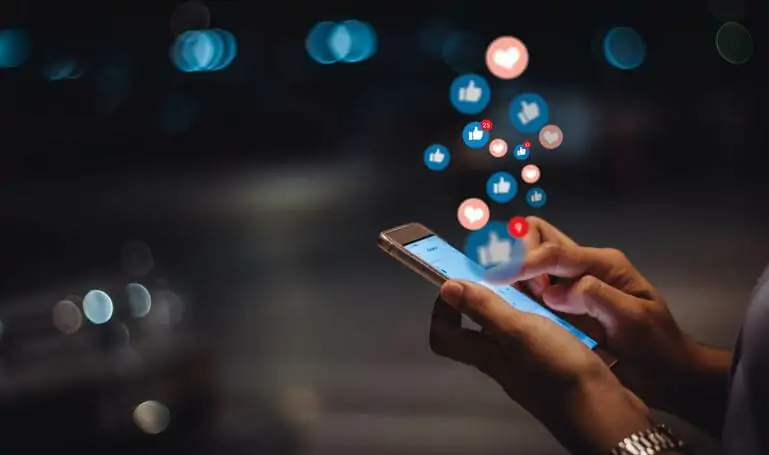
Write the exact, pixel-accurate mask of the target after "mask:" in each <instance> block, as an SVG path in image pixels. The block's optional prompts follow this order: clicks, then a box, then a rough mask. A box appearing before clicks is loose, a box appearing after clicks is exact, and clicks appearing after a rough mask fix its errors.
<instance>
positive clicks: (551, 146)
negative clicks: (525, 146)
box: [538, 123, 564, 150]
mask: <svg viewBox="0 0 769 455" xmlns="http://www.w3.org/2000/svg"><path fill="white" fill-rule="evenodd" d="M553 132H555V133H556V134H558V138H557V139H556V140H555V141H553V142H551V141H549V140H548V139H547V135H548V134H551V133H553ZM538 137H539V143H540V144H541V145H542V147H544V148H546V149H547V150H555V149H557V148H558V147H560V146H561V145H563V139H564V138H563V130H562V129H561V127H559V126H558V125H554V124H552V123H550V124H548V125H545V126H543V127H542V129H541V130H539V135H538Z"/></svg>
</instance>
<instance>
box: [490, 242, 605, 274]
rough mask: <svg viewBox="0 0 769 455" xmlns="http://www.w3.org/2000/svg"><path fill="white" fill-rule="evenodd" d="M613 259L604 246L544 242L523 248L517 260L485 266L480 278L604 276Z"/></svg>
mask: <svg viewBox="0 0 769 455" xmlns="http://www.w3.org/2000/svg"><path fill="white" fill-rule="evenodd" d="M615 265H616V264H615V259H614V257H613V256H611V255H610V254H608V253H607V251H606V250H602V249H599V248H589V247H580V246H564V245H558V244H555V243H546V244H543V245H541V246H540V247H539V248H535V249H534V250H532V251H527V252H526V257H524V258H523V259H522V260H519V261H518V262H517V263H513V262H512V261H511V262H510V263H507V264H503V265H501V266H497V267H495V268H492V269H489V270H488V271H487V272H486V274H485V276H484V279H486V280H487V281H489V282H490V283H494V284H507V283H514V282H517V281H525V280H530V279H532V278H534V277H537V276H540V275H551V276H554V277H558V278H576V277H579V276H582V275H584V274H586V273H589V274H591V275H594V276H596V277H598V278H600V279H603V280H606V279H607V278H608V277H607V274H608V273H609V272H610V271H611V270H612V267H614V266H615Z"/></svg>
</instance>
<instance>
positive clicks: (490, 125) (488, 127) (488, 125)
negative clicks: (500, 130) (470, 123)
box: [481, 119, 494, 131]
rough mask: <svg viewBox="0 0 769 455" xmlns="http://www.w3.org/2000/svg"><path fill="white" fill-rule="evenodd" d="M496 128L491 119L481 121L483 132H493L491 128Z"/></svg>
mask: <svg viewBox="0 0 769 455" xmlns="http://www.w3.org/2000/svg"><path fill="white" fill-rule="evenodd" d="M493 127H494V123H492V121H491V120H489V119H483V120H481V129H482V130H483V131H491V128H493Z"/></svg>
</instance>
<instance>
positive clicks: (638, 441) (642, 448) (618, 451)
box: [611, 425, 689, 455]
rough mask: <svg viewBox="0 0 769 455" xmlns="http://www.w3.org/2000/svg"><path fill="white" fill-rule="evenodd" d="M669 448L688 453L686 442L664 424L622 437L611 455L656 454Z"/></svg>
mask: <svg viewBox="0 0 769 455" xmlns="http://www.w3.org/2000/svg"><path fill="white" fill-rule="evenodd" d="M669 450H675V451H676V452H680V453H682V454H686V453H689V451H688V449H687V447H686V444H684V442H683V441H681V440H680V439H678V438H677V437H676V436H675V435H673V433H672V432H671V431H670V430H669V429H668V427H666V426H665V425H657V426H655V427H652V428H649V429H646V430H642V431H639V432H637V433H633V434H631V435H630V436H628V437H627V438H625V439H623V440H622V441H621V442H620V443H619V444H617V447H615V448H614V450H612V451H611V455H656V454H658V453H662V452H665V451H669Z"/></svg>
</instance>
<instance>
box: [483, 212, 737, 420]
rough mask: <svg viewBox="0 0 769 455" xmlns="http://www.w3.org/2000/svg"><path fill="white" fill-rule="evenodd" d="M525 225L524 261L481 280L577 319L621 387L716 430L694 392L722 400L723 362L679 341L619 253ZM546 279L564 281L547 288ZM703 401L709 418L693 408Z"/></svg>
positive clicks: (666, 314) (715, 409)
mask: <svg viewBox="0 0 769 455" xmlns="http://www.w3.org/2000/svg"><path fill="white" fill-rule="evenodd" d="M527 221H528V223H529V232H528V233H527V235H526V236H525V237H524V243H525V246H526V248H525V249H526V257H525V259H524V261H523V263H518V264H512V263H511V264H506V265H503V266H499V267H496V268H494V269H492V270H490V271H489V273H488V276H487V277H486V279H487V280H488V281H490V282H492V283H516V282H523V283H525V284H524V286H525V287H526V288H528V289H529V290H530V291H531V293H532V294H533V295H534V296H535V297H538V298H541V299H542V301H543V302H544V303H545V304H546V305H547V306H548V307H550V308H551V309H553V310H555V311H557V312H561V313H566V314H570V315H577V316H581V317H582V321H575V324H576V325H577V326H578V327H581V328H587V330H586V331H587V332H588V334H590V335H591V336H593V337H594V338H595V339H596V340H597V341H598V342H599V344H600V345H602V346H603V347H604V348H605V349H607V350H608V351H609V352H610V353H611V354H612V355H613V356H615V357H616V358H617V359H618V361H619V362H618V364H617V365H616V366H615V367H614V373H615V374H616V375H617V376H618V377H619V378H620V380H621V381H622V382H623V384H625V386H627V387H628V388H630V389H631V390H632V391H633V392H635V393H636V394H637V395H638V396H640V397H641V398H642V399H643V400H644V401H646V402H647V403H649V404H650V405H651V406H652V407H657V408H660V409H663V410H666V411H668V412H672V413H675V414H678V415H680V416H681V417H684V418H687V419H689V420H690V421H692V422H693V423H695V424H699V425H700V426H702V427H703V428H705V429H706V430H709V431H711V432H715V431H717V430H716V428H718V427H719V422H720V419H721V418H722V413H721V412H719V408H721V407H722V406H723V405H722V404H718V400H716V399H715V398H713V399H710V400H704V399H703V397H699V396H697V395H699V394H698V393H694V392H695V391H698V390H700V389H702V390H703V391H704V390H705V389H708V390H709V389H711V388H712V389H714V390H717V393H720V394H721V395H723V396H725V394H726V393H725V390H726V386H725V385H723V391H720V390H718V389H719V388H721V380H720V378H721V376H722V373H723V378H726V374H725V373H726V372H725V371H723V370H724V369H725V368H726V369H728V364H729V362H728V359H725V358H724V356H723V355H722V354H721V353H716V352H711V351H712V350H711V349H710V348H706V347H704V346H702V345H699V344H697V343H695V342H694V341H693V340H691V339H690V338H689V337H687V336H686V335H684V334H683V332H682V331H681V330H680V328H679V327H678V325H677V323H676V322H675V320H674V319H673V316H672V315H671V314H670V311H669V310H668V308H667V305H666V304H665V301H664V299H663V298H662V296H661V295H660V293H659V292H658V291H657V290H656V289H655V288H654V286H652V285H651V283H649V282H648V281H647V280H646V279H645V278H644V277H643V275H641V273H640V272H639V271H638V270H637V269H636V268H635V267H634V266H633V264H631V263H630V261H629V260H628V259H627V257H626V256H625V255H624V254H622V253H621V252H620V251H618V250H615V249H604V248H588V247H582V246H579V245H577V244H576V243H575V242H574V241H573V240H571V239H570V238H569V237H568V236H566V235H565V234H563V233H562V232H561V231H559V230H558V229H556V228H555V227H553V226H552V225H550V224H549V223H547V222H545V221H544V220H541V219H539V218H534V217H529V218H527ZM551 276H552V277H556V278H560V279H562V280H564V279H565V281H563V282H561V283H559V284H551V283H550V277H551ZM585 317H587V320H585ZM586 322H589V323H592V325H591V324H589V323H588V324H587V325H586ZM596 323H597V324H596ZM687 391H688V392H692V394H687V393H686V392H687ZM712 392H713V391H711V395H713V396H715V395H716V393H712ZM703 394H704V393H703ZM706 403H707V404H709V405H711V408H712V410H709V411H710V412H703V410H702V409H701V408H700V406H702V405H703V404H706Z"/></svg>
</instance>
